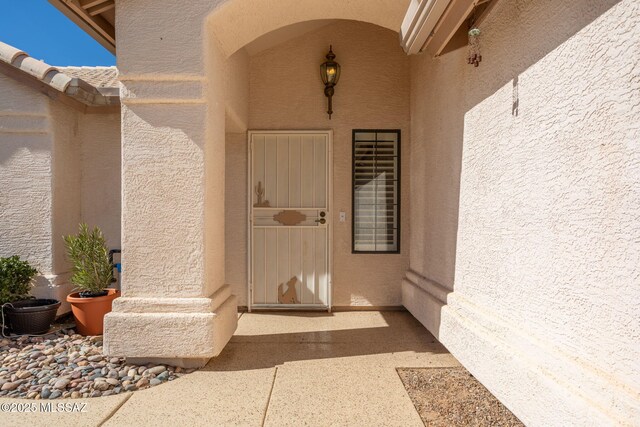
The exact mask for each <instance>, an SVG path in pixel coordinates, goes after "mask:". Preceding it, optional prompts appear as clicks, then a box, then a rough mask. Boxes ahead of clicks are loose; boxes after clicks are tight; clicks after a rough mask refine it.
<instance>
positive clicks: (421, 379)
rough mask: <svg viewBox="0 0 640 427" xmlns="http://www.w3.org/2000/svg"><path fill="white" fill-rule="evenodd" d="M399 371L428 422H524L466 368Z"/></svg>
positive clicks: (434, 425) (432, 426)
mask: <svg viewBox="0 0 640 427" xmlns="http://www.w3.org/2000/svg"><path fill="white" fill-rule="evenodd" d="M397 371H398V375H400V379H401V380H402V383H403V384H404V387H405V389H406V390H407V393H408V394H409V397H410V398H411V401H412V402H413V405H414V406H415V408H416V410H417V411H418V413H419V414H420V418H422V421H423V422H424V424H425V425H426V426H429V427H445V426H446V427H449V426H505V427H506V426H524V424H522V422H520V420H519V419H518V418H516V416H515V415H513V414H512V413H511V411H509V410H508V409H507V408H506V407H505V406H504V405H503V404H502V403H500V401H499V400H498V399H496V398H495V397H494V396H493V395H492V394H491V393H490V392H489V390H487V389H486V388H485V387H484V386H483V385H482V384H480V382H478V380H476V379H475V378H474V377H473V375H471V374H470V373H469V371H467V370H466V369H464V368H398V369H397Z"/></svg>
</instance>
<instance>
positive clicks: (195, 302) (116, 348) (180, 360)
mask: <svg viewBox="0 0 640 427" xmlns="http://www.w3.org/2000/svg"><path fill="white" fill-rule="evenodd" d="M237 325H238V315H237V307H236V297H235V295H231V288H230V287H229V286H224V287H222V288H221V289H219V290H218V291H217V292H216V293H214V294H213V295H212V296H211V297H209V298H136V297H133V298H130V297H121V298H117V299H116V300H114V302H113V311H112V312H111V313H109V314H107V315H106V316H105V318H104V330H105V332H104V353H105V354H106V355H108V356H112V357H125V358H127V359H128V360H131V361H135V362H136V363H152V362H153V363H158V362H160V363H163V364H168V365H173V366H181V367H185V368H194V367H202V366H204V365H205V364H206V363H207V361H208V360H209V359H210V358H212V357H215V356H217V355H218V354H220V352H221V351H222V349H223V348H224V346H225V345H226V344H227V342H229V339H231V336H232V335H233V333H234V332H235V330H236V327H237Z"/></svg>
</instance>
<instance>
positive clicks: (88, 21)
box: [48, 0, 116, 55]
mask: <svg viewBox="0 0 640 427" xmlns="http://www.w3.org/2000/svg"><path fill="white" fill-rule="evenodd" d="M48 1H49V3H51V4H52V5H53V6H54V7H55V8H56V9H58V10H59V11H60V12H62V13H63V14H64V15H65V16H66V17H67V18H69V19H70V20H71V21H73V22H74V23H75V24H76V25H77V26H79V27H80V28H82V29H83V30H84V31H85V32H86V33H87V34H89V35H90V36H91V37H93V38H94V39H95V40H96V41H97V42H98V43H100V44H101V45H102V46H104V47H105V48H106V49H107V50H108V51H109V52H111V53H113V54H114V55H115V53H116V36H115V29H114V28H113V26H112V25H111V24H110V23H109V22H107V21H106V20H105V19H104V18H102V17H101V16H100V14H98V15H95V16H91V15H90V14H89V13H87V11H86V10H85V9H83V8H82V7H81V6H80V5H79V4H78V3H76V2H74V1H73V0H48Z"/></svg>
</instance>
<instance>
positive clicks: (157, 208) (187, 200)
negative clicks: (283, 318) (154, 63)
mask: <svg viewBox="0 0 640 427" xmlns="http://www.w3.org/2000/svg"><path fill="white" fill-rule="evenodd" d="M204 86H206V85H205V84H204V79H203V78H199V77H193V76H191V77H182V78H181V79H179V77H177V76H174V77H173V78H172V79H171V80H168V81H167V80H162V76H160V77H154V76H143V77H140V76H138V77H131V78H128V77H127V76H122V89H121V98H122V102H123V108H122V247H123V254H122V263H123V276H122V277H123V285H122V297H121V298H119V299H118V300H116V301H115V302H114V305H113V312H112V313H110V314H109V315H108V316H107V317H106V319H105V352H106V353H107V354H108V355H114V356H125V357H127V358H131V359H144V360H150V359H153V360H155V361H157V360H163V361H166V362H167V363H172V364H177V365H184V366H194V365H202V364H204V363H205V362H206V361H207V360H208V359H209V358H211V357H213V356H216V355H217V354H219V353H220V351H221V350H222V348H223V347H224V346H225V344H226V343H227V341H228V340H229V338H230V337H231V335H232V334H233V331H234V330H235V328H236V324H237V316H236V301H235V297H234V296H232V295H231V291H230V288H229V287H228V286H224V284H223V283H224V270H223V268H216V266H217V265H222V266H223V265H224V253H223V252H222V251H217V250H215V247H216V246H218V245H217V243H220V244H219V247H223V246H224V228H223V227H224V216H223V215H222V216H221V217H220V218H218V220H217V221H207V220H206V218H205V216H206V209H205V206H209V205H219V204H221V203H224V198H223V197H222V198H220V199H218V201H217V202H215V201H211V203H208V201H206V200H205V199H206V194H205V193H206V192H207V186H208V185H213V186H217V185H219V186H221V187H223V186H224V169H223V170H222V171H216V170H207V161H206V159H207V156H206V155H205V152H206V151H207V150H208V149H211V150H214V151H215V142H214V141H208V140H207V135H208V132H207V120H208V116H209V112H208V108H207V101H206V99H205V97H204V96H203V95H202V94H203V93H204V90H203V88H204ZM208 143H209V144H210V147H207V144H208ZM221 155H222V157H223V158H224V148H223V149H222V152H221ZM211 167H212V168H214V167H220V165H219V164H212V165H211ZM221 167H222V168H224V165H222V166H221ZM216 177H218V180H219V181H220V183H217V182H216V179H215V178H216ZM205 202H207V203H205ZM218 207H219V208H221V209H223V207H222V205H220V206H218ZM211 235H212V236H213V238H212V237H211ZM216 240H221V242H216ZM207 245H210V246H211V247H209V248H207ZM207 249H209V250H207ZM208 255H210V256H208ZM207 264H211V266H209V265H207ZM208 271H209V272H210V273H208ZM166 359H170V360H166Z"/></svg>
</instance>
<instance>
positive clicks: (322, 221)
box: [316, 218, 327, 224]
mask: <svg viewBox="0 0 640 427" xmlns="http://www.w3.org/2000/svg"><path fill="white" fill-rule="evenodd" d="M316 222H319V223H320V224H324V223H326V222H327V220H326V219H324V218H320V219H316Z"/></svg>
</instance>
